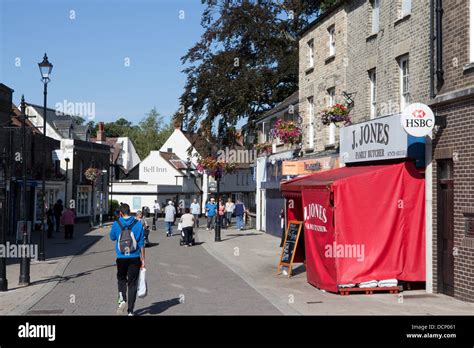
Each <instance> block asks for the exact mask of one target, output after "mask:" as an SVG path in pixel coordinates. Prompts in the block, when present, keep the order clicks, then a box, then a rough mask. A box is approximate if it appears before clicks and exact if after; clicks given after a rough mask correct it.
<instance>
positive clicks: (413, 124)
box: [400, 103, 435, 137]
mask: <svg viewBox="0 0 474 348" xmlns="http://www.w3.org/2000/svg"><path fill="white" fill-rule="evenodd" d="M400 120H401V123H402V127H403V129H404V130H405V132H407V133H408V134H409V135H412V136H414V137H424V136H426V135H428V134H430V132H431V131H432V130H433V128H434V125H435V116H434V114H433V111H432V110H431V109H430V108H429V107H428V106H427V105H425V104H421V103H414V104H411V105H409V106H408V107H406V108H405V110H404V111H403V113H402V117H401V118H400Z"/></svg>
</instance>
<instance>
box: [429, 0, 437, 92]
mask: <svg viewBox="0 0 474 348" xmlns="http://www.w3.org/2000/svg"><path fill="white" fill-rule="evenodd" d="M435 39H436V37H435V33H434V0H430V48H429V49H430V52H429V55H430V57H429V59H430V99H433V98H434V97H436V93H435V87H434V59H433V56H434V40H435Z"/></svg>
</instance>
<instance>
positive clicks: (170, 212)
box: [165, 201, 176, 237]
mask: <svg viewBox="0 0 474 348" xmlns="http://www.w3.org/2000/svg"><path fill="white" fill-rule="evenodd" d="M175 219H176V208H175V207H174V205H173V202H172V201H169V202H168V205H167V206H166V208H165V224H166V237H171V236H172V234H173V225H174V220H175Z"/></svg>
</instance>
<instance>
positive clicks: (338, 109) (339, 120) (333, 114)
mask: <svg viewBox="0 0 474 348" xmlns="http://www.w3.org/2000/svg"><path fill="white" fill-rule="evenodd" d="M349 112H350V110H349V109H348V108H347V106H345V105H342V104H335V105H334V106H331V107H329V108H327V109H325V110H323V111H322V112H321V122H322V124H323V125H325V126H329V125H330V124H331V123H334V124H335V125H336V126H337V127H340V126H341V124H342V125H344V126H345V125H349V124H351V118H350V117H349Z"/></svg>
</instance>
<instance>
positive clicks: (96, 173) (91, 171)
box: [84, 168, 101, 184]
mask: <svg viewBox="0 0 474 348" xmlns="http://www.w3.org/2000/svg"><path fill="white" fill-rule="evenodd" d="M100 174H101V171H100V170H99V169H97V168H88V169H86V171H85V172H84V177H85V178H86V179H87V180H88V181H90V182H91V184H95V183H96V182H97V179H99V177H100Z"/></svg>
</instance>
